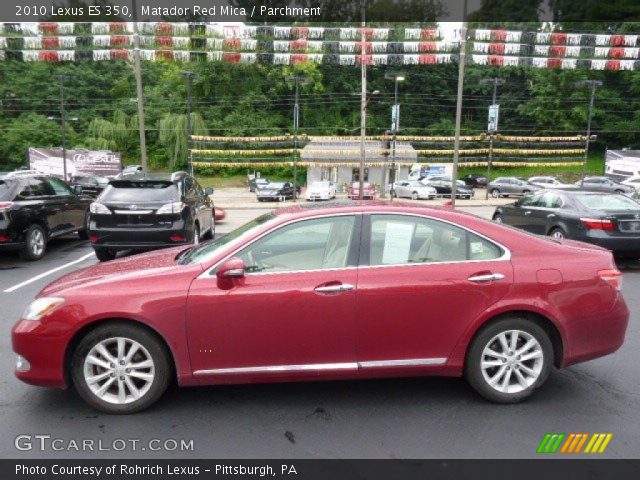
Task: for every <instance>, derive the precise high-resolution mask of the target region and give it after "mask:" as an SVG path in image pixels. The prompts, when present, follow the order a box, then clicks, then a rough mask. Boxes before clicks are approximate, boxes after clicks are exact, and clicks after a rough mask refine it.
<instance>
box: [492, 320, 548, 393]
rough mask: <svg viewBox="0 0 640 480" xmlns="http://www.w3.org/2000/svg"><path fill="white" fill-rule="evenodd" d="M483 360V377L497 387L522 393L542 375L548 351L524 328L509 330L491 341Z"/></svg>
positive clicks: (503, 390) (501, 389)
mask: <svg viewBox="0 0 640 480" xmlns="http://www.w3.org/2000/svg"><path fill="white" fill-rule="evenodd" d="M480 362H481V363H480V369H481V371H482V376H483V377H484V379H485V381H486V382H487V384H489V386H491V387H492V388H493V389H494V390H497V391H498V392H502V393H519V392H522V391H523V390H526V389H527V388H529V387H530V386H531V385H533V384H534V383H535V381H536V380H537V379H538V377H539V376H540V373H541V372H542V367H543V364H544V354H543V351H542V346H541V345H540V343H539V342H538V340H536V338H535V337H534V336H533V335H531V334H529V333H527V332H524V331H522V330H506V331H504V332H501V333H499V334H498V335H496V336H495V337H493V338H492V339H491V340H489V342H488V343H487V345H486V346H485V347H484V350H483V351H482V357H481V359H480Z"/></svg>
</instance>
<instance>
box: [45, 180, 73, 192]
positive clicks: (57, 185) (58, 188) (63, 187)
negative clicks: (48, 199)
mask: <svg viewBox="0 0 640 480" xmlns="http://www.w3.org/2000/svg"><path fill="white" fill-rule="evenodd" d="M47 181H48V182H49V185H51V188H52V189H53V191H54V194H55V195H60V196H65V195H71V194H72V192H71V189H70V188H69V187H68V186H67V184H66V183H64V182H63V181H62V180H59V179H57V178H54V177H51V178H48V179H47Z"/></svg>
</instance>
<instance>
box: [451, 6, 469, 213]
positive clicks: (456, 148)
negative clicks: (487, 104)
mask: <svg viewBox="0 0 640 480" xmlns="http://www.w3.org/2000/svg"><path fill="white" fill-rule="evenodd" d="M466 58H467V0H464V4H463V10H462V27H461V29H460V59H459V63H458V91H457V95H456V126H455V133H454V142H453V169H452V172H451V177H452V178H451V208H456V194H457V190H458V160H459V159H460V123H461V121H462V93H463V88H464V67H465V62H466Z"/></svg>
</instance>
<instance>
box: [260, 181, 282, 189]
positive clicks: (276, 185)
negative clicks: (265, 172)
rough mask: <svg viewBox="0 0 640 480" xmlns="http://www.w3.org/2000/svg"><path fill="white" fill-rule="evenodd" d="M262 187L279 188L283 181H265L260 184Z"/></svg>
mask: <svg viewBox="0 0 640 480" xmlns="http://www.w3.org/2000/svg"><path fill="white" fill-rule="evenodd" d="M262 187H263V188H268V189H269V190H271V189H280V188H282V187H284V183H282V182H274V183H267V184H265V185H262Z"/></svg>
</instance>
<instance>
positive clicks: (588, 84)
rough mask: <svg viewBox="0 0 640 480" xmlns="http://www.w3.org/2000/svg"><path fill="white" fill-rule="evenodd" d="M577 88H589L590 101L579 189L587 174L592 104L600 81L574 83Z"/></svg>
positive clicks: (600, 84) (600, 83)
mask: <svg viewBox="0 0 640 480" xmlns="http://www.w3.org/2000/svg"><path fill="white" fill-rule="evenodd" d="M575 86H576V87H577V88H583V87H591V99H590V100H589V113H588V117H587V118H588V120H587V139H586V141H585V145H584V161H583V163H582V179H581V180H580V187H582V186H584V177H585V175H586V174H587V161H588V159H589V142H590V141H591V119H592V117H593V104H594V102H595V99H596V89H597V88H598V87H601V86H602V82H601V81H600V80H581V81H579V82H576V84H575Z"/></svg>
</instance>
